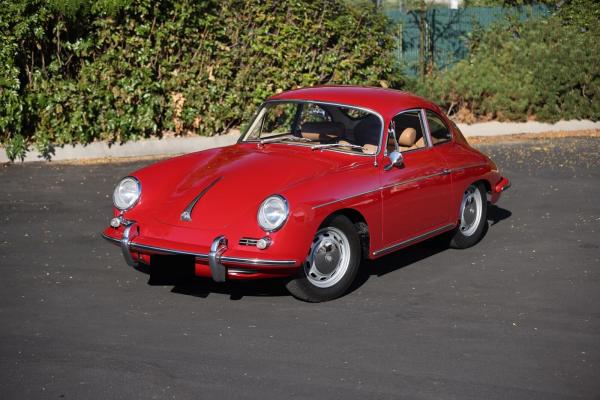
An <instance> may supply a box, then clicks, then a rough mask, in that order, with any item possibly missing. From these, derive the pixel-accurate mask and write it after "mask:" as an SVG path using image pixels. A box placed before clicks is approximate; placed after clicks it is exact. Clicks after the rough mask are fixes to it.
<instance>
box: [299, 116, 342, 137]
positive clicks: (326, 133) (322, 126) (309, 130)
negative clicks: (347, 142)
mask: <svg viewBox="0 0 600 400" xmlns="http://www.w3.org/2000/svg"><path fill="white" fill-rule="evenodd" d="M345 132H346V127H345V126H344V124H342V123H341V122H329V121H319V122H305V123H303V124H302V126H300V133H301V134H302V137H304V138H307V139H310V140H331V139H336V138H340V137H343V136H344V133H345Z"/></svg>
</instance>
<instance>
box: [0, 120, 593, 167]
mask: <svg viewBox="0 0 600 400" xmlns="http://www.w3.org/2000/svg"><path fill="white" fill-rule="evenodd" d="M457 125H458V127H459V129H460V130H461V131H462V132H463V134H464V135H465V136H467V137H469V136H500V135H514V134H519V133H540V132H556V131H578V130H587V129H600V121H598V122H593V121H588V120H572V121H559V122H557V123H555V124H547V123H542V122H536V121H529V122H497V121H491V122H481V123H476V124H472V125H468V124H457ZM239 136H240V133H239V132H235V133H228V134H225V135H218V136H212V137H206V136H192V137H171V138H166V139H144V140H139V141H135V142H127V143H123V144H112V145H110V144H108V143H107V142H94V143H91V144H88V145H81V144H77V145H72V146H71V145H67V146H64V147H57V148H56V149H55V150H56V152H55V154H54V155H53V156H52V160H53V161H65V160H90V159H99V158H131V157H149V156H162V155H176V154H184V153H190V152H192V151H200V150H206V149H210V148H214V147H223V146H228V145H231V144H234V143H235V142H236V141H237V140H238V138H239ZM23 161H24V162H32V161H44V159H43V158H42V156H41V154H40V153H39V152H38V151H35V150H31V151H28V152H27V155H26V156H25V159H24V160H23ZM6 162H9V159H8V157H7V156H6V152H5V151H4V148H0V163H6Z"/></svg>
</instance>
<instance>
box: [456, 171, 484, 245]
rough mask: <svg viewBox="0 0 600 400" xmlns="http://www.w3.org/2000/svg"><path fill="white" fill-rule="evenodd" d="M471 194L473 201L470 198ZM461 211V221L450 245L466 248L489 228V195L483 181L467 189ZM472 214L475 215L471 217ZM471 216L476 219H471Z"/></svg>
mask: <svg viewBox="0 0 600 400" xmlns="http://www.w3.org/2000/svg"><path fill="white" fill-rule="evenodd" d="M470 196H472V197H471V198H472V202H469V200H468V199H469V197H470ZM459 213H460V214H459V218H460V221H459V224H458V227H457V228H456V230H455V231H454V235H453V236H452V238H451V239H450V247H453V248H455V249H466V248H467V247H471V246H473V245H474V244H476V243H477V242H479V240H481V238H482V237H483V235H484V233H485V232H486V230H487V196H486V190H485V187H484V186H483V185H482V184H481V183H474V184H472V185H470V186H469V187H468V188H467V189H465V193H464V195H463V199H462V200H461V204H460V211H459ZM471 214H475V215H474V216H473V217H471ZM471 218H474V220H472V221H471Z"/></svg>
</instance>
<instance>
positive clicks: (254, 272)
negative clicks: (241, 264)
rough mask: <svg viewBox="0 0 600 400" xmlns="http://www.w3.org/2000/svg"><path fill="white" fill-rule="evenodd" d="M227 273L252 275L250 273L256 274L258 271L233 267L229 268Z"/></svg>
mask: <svg viewBox="0 0 600 400" xmlns="http://www.w3.org/2000/svg"><path fill="white" fill-rule="evenodd" d="M227 273H229V274H240V275H252V274H258V271H257V270H255V269H235V268H229V269H228V270H227Z"/></svg>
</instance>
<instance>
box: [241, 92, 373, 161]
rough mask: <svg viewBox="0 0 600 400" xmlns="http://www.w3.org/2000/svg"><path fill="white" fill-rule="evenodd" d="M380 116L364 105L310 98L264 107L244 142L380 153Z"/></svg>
mask: <svg viewBox="0 0 600 400" xmlns="http://www.w3.org/2000/svg"><path fill="white" fill-rule="evenodd" d="M381 134H382V123H381V119H380V117H379V116H377V115H376V114H374V113H372V112H369V111H367V110H364V109H361V108H354V107H349V106H338V105H332V104H326V103H317V102H306V101H273V102H267V103H265V104H263V105H262V106H261V108H260V109H259V112H258V114H257V116H256V118H255V119H254V121H253V122H252V124H251V125H250V127H249V128H248V130H247V131H246V133H245V134H244V136H243V139H242V142H260V143H263V144H266V143H284V144H290V145H300V146H309V147H311V148H313V149H315V150H317V149H318V150H323V149H332V150H337V151H344V152H350V153H355V154H377V153H378V151H379V146H380V144H381Z"/></svg>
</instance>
